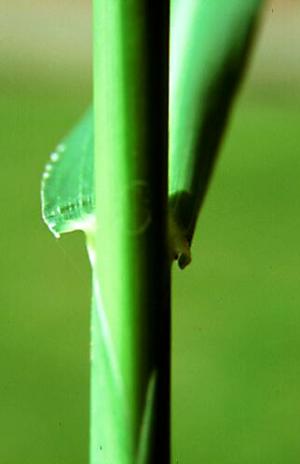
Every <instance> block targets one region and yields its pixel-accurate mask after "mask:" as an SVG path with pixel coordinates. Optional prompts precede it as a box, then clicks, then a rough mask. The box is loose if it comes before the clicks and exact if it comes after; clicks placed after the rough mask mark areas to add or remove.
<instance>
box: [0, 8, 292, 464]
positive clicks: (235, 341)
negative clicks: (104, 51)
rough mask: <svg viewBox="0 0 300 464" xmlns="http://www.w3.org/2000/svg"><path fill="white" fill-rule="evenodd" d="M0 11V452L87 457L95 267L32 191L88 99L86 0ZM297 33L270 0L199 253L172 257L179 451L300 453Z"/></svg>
mask: <svg viewBox="0 0 300 464" xmlns="http://www.w3.org/2000/svg"><path fill="white" fill-rule="evenodd" d="M0 12H1V15H0V17H1V20H0V30H1V52H0V53H1V56H0V85H1V91H0V112H1V128H0V132H1V138H0V143H1V171H0V172H1V184H0V185H1V191H0V208H1V229H0V254H1V269H0V276H1V285H0V310H1V312H0V368H1V379H0V463H1V464H87V456H88V397H89V384H88V382H89V372H88V369H89V367H88V363H89V304H90V271H89V266H88V261H87V257H86V253H85V249H84V240H83V235H81V234H80V233H74V234H70V235H65V236H63V237H62V238H61V239H60V240H55V239H54V238H53V237H52V236H51V234H50V232H49V231H48V230H47V228H46V226H44V224H43V223H42V220H41V215H40V198H39V190H40V178H41V173H42V171H43V166H44V165H45V163H46V161H47V159H48V154H49V153H50V152H51V150H52V149H53V147H55V145H56V143H57V142H58V141H59V140H60V139H61V137H62V136H63V135H64V134H65V133H66V132H67V131H68V129H69V128H70V127H71V126H72V125H73V123H74V122H75V121H76V120H77V119H78V118H79V117H80V115H81V113H82V112H83V111H84V109H85V107H86V106H87V104H88V102H89V101H90V99H91V30H90V21H91V11H90V4H89V2H87V1H83V0H76V1H71V0H61V1H60V2H58V1H54V0H53V1H52V2H49V1H44V2H37V1H33V0H31V1H29V2H27V3H26V2H24V3H23V2H17V1H15V0H14V1H12V0H11V1H8V0H2V2H1V7H0ZM299 39H300V9H299V5H298V6H297V2H295V1H292V0H284V1H279V0H277V1H271V2H269V3H268V5H267V8H266V14H265V19H264V21H263V25H262V28H261V33H260V36H259V40H258V43H257V47H256V49H255V53H254V55H253V59H252V61H251V66H250V69H249V73H248V75H247V79H246V81H245V83H244V85H243V88H242V91H241V93H240V95H239V98H238V101H237V105H236V106H235V110H234V113H233V117H232V120H231V124H230V127H229V130H228V133H227V137H226V140H225V143H224V145H223V149H222V154H221V158H220V162H219V164H218V167H217V170H216V175H215V176H214V179H213V182H212V185H211V189H210V191H209V194H208V197H207V200H206V203H205V207H204V210H203V213H202V215H201V218H200V220H199V224H198V229H197V233H196V238H195V243H194V249H193V263H192V265H191V266H190V267H189V268H188V269H187V270H185V271H184V272H180V271H179V270H177V269H175V268H174V271H173V303H174V304H173V403H172V404H173V464H198V463H199V464H201V463H203V464H220V463H222V464H250V463H251V464H256V463H258V464H260V463H262V464H283V463H286V464H296V463H299V462H300V441H299V432H300V394H299V391H300V286H299V284H300V276H299V265H300V244H299V236H300V234H299V232H300V214H299V212H300V204H299V198H300V182H299V179H300V156H299V151H300V137H299V133H300V113H299V104H300V59H299V58H300V47H299ZM112 464H117V463H112Z"/></svg>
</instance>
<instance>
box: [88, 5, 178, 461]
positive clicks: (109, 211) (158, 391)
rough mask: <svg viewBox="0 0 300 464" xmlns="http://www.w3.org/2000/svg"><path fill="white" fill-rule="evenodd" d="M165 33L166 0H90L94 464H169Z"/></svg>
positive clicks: (166, 31) (91, 452)
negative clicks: (154, 1) (158, 0)
mask: <svg viewBox="0 0 300 464" xmlns="http://www.w3.org/2000/svg"><path fill="white" fill-rule="evenodd" d="M156 7H157V5H156ZM168 30H169V6H168V2H166V1H163V2H161V3H159V4H158V11H157V8H156V11H155V13H154V6H153V5H150V2H148V1H146V0H131V1H123V0H115V1H111V0H94V131H95V192H96V225H97V227H96V237H95V242H96V244H95V247H94V245H93V244H90V249H91V250H92V251H91V253H92V254H93V253H94V251H93V250H96V251H95V256H93V257H92V259H93V260H94V262H95V268H96V270H95V271H94V277H93V290H94V303H93V311H92V312H93V314H92V363H91V445H90V462H91V464H101V463H104V462H109V463H114V464H133V463H138V464H146V463H152V462H153V463H154V462H155V463H164V464H167V463H168V462H169V460H170V451H169V448H170V446H169V407H170V406H169V402H170V399H169V391H170V367H169V366H170V308H169V289H170V283H169V282H170V277H169V272H170V270H169V260H168V253H167V239H166V219H167V171H168V168H167V156H168V146H167V145H168V142H167V133H168V41H169V37H168V35H169V34H168ZM91 240H92V238H90V243H91Z"/></svg>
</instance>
